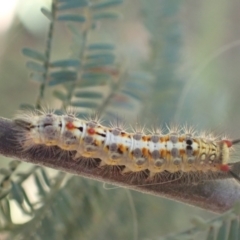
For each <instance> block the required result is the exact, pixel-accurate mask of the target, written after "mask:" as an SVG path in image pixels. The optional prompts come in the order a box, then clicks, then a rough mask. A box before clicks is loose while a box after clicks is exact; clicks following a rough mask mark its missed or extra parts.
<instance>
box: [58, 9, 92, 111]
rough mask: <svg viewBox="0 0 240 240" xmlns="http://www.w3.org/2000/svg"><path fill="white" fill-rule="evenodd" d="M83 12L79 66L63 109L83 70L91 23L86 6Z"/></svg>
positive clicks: (68, 102) (63, 107) (69, 101)
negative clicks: (84, 16)
mask: <svg viewBox="0 0 240 240" xmlns="http://www.w3.org/2000/svg"><path fill="white" fill-rule="evenodd" d="M85 12H86V19H87V21H86V25H85V29H84V30H83V40H82V46H81V51H80V54H79V59H80V64H81V65H80V67H79V70H78V74H77V78H76V80H75V81H73V82H72V83H71V85H70V88H69V91H68V95H67V100H66V101H65V102H63V106H62V109H65V108H66V107H67V106H69V105H70V103H71V100H72V97H73V93H74V90H75V88H76V85H77V82H78V81H79V80H81V75H82V72H83V64H84V55H85V52H86V46H87V43H88V37H89V30H90V29H91V24H92V18H91V15H90V9H89V7H87V9H85Z"/></svg>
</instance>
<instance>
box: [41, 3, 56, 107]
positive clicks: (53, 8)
mask: <svg viewBox="0 0 240 240" xmlns="http://www.w3.org/2000/svg"><path fill="white" fill-rule="evenodd" d="M57 1H58V0H53V1H52V6H51V12H52V21H51V22H50V25H49V30H48V35H47V41H46V50H45V57H46V60H45V62H44V68H45V72H44V73H43V82H42V83H41V85H40V91H39V96H38V98H37V102H36V108H37V109H41V107H42V101H43V99H44V94H45V89H46V86H47V83H48V74H49V67H50V57H51V50H52V42H53V32H54V24H55V18H56V14H57V7H56V5H57Z"/></svg>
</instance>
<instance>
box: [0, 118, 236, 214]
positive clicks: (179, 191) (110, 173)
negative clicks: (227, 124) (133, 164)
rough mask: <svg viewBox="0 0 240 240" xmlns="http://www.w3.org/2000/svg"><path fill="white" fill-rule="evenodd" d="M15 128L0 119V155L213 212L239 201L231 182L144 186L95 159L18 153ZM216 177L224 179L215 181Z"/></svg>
mask: <svg viewBox="0 0 240 240" xmlns="http://www.w3.org/2000/svg"><path fill="white" fill-rule="evenodd" d="M18 128H19V127H18V126H16V125H15V123H14V122H13V121H11V120H8V119H3V118H0V154H2V155H4V156H6V157H11V158H15V159H19V160H21V161H25V162H30V163H33V164H37V165H40V166H46V167H50V168H54V169H57V170H60V171H64V172H68V173H72V174H75V175H79V176H83V177H87V178H91V179H94V180H98V181H104V182H107V183H110V184H115V185H118V186H121V187H126V188H129V189H133V190H136V191H140V192H143V193H147V194H153V195H157V196H161V197H165V198H169V199H174V200H176V201H180V202H184V203H187V204H190V205H194V206H198V207H201V208H204V209H207V210H210V211H213V212H223V211H226V210H228V209H229V208H231V207H232V206H233V204H234V203H235V202H236V201H238V200H239V199H240V184H239V183H238V182H236V181H235V180H233V179H213V180H208V181H202V182H199V183H198V184H194V183H192V184H190V183H189V184H184V183H183V182H181V179H179V180H176V181H172V182H169V183H164V184H163V183H161V184H149V183H146V181H145V183H146V184H144V185H143V183H142V184H136V181H135V180H132V179H131V178H130V177H129V175H124V174H120V171H118V170H117V169H118V168H116V167H115V168H113V167H112V168H110V167H107V166H106V167H101V168H99V167H98V166H97V165H98V164H99V162H100V160H99V159H94V160H89V159H82V160H80V161H75V160H73V159H72V158H71V153H69V152H64V151H62V150H60V149H59V148H57V147H54V148H51V149H50V148H48V147H44V146H41V147H38V148H36V149H30V150H28V151H22V150H21V147H20V145H19V143H18V141H16V136H17V134H18ZM238 167H239V166H238ZM219 177H224V176H218V177H216V178H219ZM225 178H226V175H225ZM138 180H139V179H138ZM137 183H139V181H137ZM141 185H142V186H141Z"/></svg>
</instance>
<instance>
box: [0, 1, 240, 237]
mask: <svg viewBox="0 0 240 240" xmlns="http://www.w3.org/2000/svg"><path fill="white" fill-rule="evenodd" d="M50 5H51V1H50V0H34V1H32V0H8V1H2V2H1V8H0V75H1V80H0V96H1V97H0V113H1V116H2V117H6V118H12V117H13V116H14V114H15V113H16V111H17V110H18V109H19V105H20V103H29V104H33V105H34V104H35V102H36V98H37V95H38V92H39V84H38V83H36V82H34V81H30V79H29V71H28V70H27V68H26V66H25V63H26V58H25V57H24V56H23V55H22V53H21V49H22V48H23V47H28V48H33V49H36V50H39V51H41V52H44V47H45V42H46V35H47V31H48V27H49V22H48V20H46V18H45V17H44V16H43V15H42V14H41V12H40V8H41V7H43V6H45V7H46V8H50ZM117 10H118V11H119V12H120V13H121V14H122V15H123V16H124V17H123V18H122V19H120V20H118V21H111V20H108V21H105V22H104V23H102V25H103V26H101V27H100V28H99V29H100V30H99V31H98V32H97V33H96V35H95V36H96V37H97V38H99V39H101V40H102V41H104V40H108V41H111V42H114V43H115V45H116V46H117V49H116V51H117V54H118V56H120V57H119V58H120V60H121V61H122V62H125V64H126V65H127V66H128V68H130V69H133V70H136V71H138V70H144V71H146V72H148V73H150V74H151V75H152V76H153V78H154V79H155V80H154V81H153V82H152V83H151V84H152V85H151V86H150V90H149V93H148V96H147V98H146V99H145V100H144V101H142V102H140V104H139V105H138V107H136V111H134V110H132V111H131V112H132V113H129V112H127V113H124V114H125V118H126V121H127V122H129V123H132V124H134V123H135V122H136V120H137V119H136V118H138V119H140V121H141V122H142V123H145V124H146V127H149V128H150V127H151V126H152V125H153V124H155V125H156V123H157V124H159V125H161V124H164V123H177V124H186V123H187V124H189V125H193V126H194V127H195V128H196V129H197V130H208V131H213V132H216V133H224V134H227V135H228V136H230V137H231V138H238V137H239V136H240V130H239V119H240V108H239V96H240V93H239V92H240V80H239V74H240V67H239V62H240V28H239V21H240V15H239V10H240V2H239V1H237V0H212V1H207V0H202V1H191V0H185V1H179V0H176V1H175V0H168V1H167V0H165V1H164V0H131V1H124V3H123V4H122V5H121V6H119V7H118V9H117ZM54 34H55V37H54V51H53V54H52V56H51V58H52V59H59V58H63V57H64V56H65V55H67V54H68V53H69V44H70V42H71V36H70V33H69V31H68V29H67V28H66V27H65V26H62V25H60V24H59V25H58V26H57V27H56V30H55V33H54ZM51 91H52V90H51V89H50V88H49V90H48V94H47V97H46V103H47V104H48V105H50V106H52V107H59V106H60V104H59V102H58V101H57V100H56V99H51ZM133 91H134V89H133ZM119 114H121V112H120V113H119ZM136 116H137V117H136ZM146 116H147V117H146ZM235 160H238V159H235ZM8 161H9V160H7V159H1V164H2V166H6V165H7V163H8ZM23 165H24V166H23ZM21 168H22V169H23V170H24V169H25V168H27V166H26V165H25V164H22V165H21ZM74 181H77V180H74ZM82 181H84V184H85V185H84V186H86V187H85V188H81V189H75V191H81V192H82V194H86V195H85V196H86V198H87V201H90V202H95V201H96V199H97V196H95V195H94V193H92V192H93V190H91V189H97V191H98V196H99V195H100V196H101V201H100V202H101V204H99V202H98V203H97V204H95V203H94V204H95V205H94V207H92V209H91V211H90V210H89V211H90V212H91V213H87V214H88V215H89V214H90V215H92V216H93V217H92V218H91V221H89V223H88V224H87V225H84V233H83V235H81V236H82V238H78V239H133V238H134V237H133V236H135V237H136V233H137V234H138V237H137V239H145V240H146V239H158V238H159V237H161V236H163V235H165V234H167V233H171V232H177V231H180V230H183V229H187V228H189V227H190V226H191V219H192V218H193V217H194V216H196V215H197V216H200V217H203V218H204V219H210V218H212V217H214V216H215V215H214V214H213V213H210V212H207V211H205V210H202V209H199V208H195V207H192V206H187V205H185V204H183V203H177V202H174V201H171V200H168V199H162V198H159V197H154V196H150V195H144V194H141V193H137V192H132V191H128V190H125V189H124V190H122V189H120V188H119V189H114V190H106V189H104V187H103V184H102V183H96V182H94V181H92V180H82ZM33 185H34V184H31V183H29V184H26V186H25V187H26V188H29V186H30V191H31V189H33V188H34V186H33ZM186 187H187V186H186ZM73 197H74V196H73ZM76 201H77V200H76ZM12 204H13V209H14V210H13V211H12V212H11V215H12V217H13V220H14V221H15V222H16V223H20V222H21V223H22V222H26V221H28V220H29V219H30V218H27V217H26V216H24V214H22V212H21V211H20V210H18V208H17V204H14V200H13V201H12ZM15 205H16V206H15ZM89 208H90V207H89ZM85 209H86V206H85ZM104 209H105V210H104ZM106 209H107V210H106ZM134 209H135V210H134ZM74 211H75V212H76V211H77V212H78V213H79V217H80V218H81V216H82V219H83V218H84V216H85V215H81V214H82V211H83V209H81V208H78V209H75V210H74ZM68 214H69V215H70V216H71V214H72V213H71V212H68ZM79 221H80V220H79ZM82 221H84V220H82ZM75 224H76V226H75V227H77V223H75ZM71 226H72V227H74V224H72V225H71ZM39 231H43V230H41V229H39ZM72 239H77V238H74V237H73V238H72Z"/></svg>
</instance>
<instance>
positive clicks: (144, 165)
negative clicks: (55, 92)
mask: <svg viewBox="0 0 240 240" xmlns="http://www.w3.org/2000/svg"><path fill="white" fill-rule="evenodd" d="M14 121H15V122H16V124H17V125H19V126H20V127H21V131H20V135H19V137H18V140H19V142H20V144H21V146H22V148H23V150H28V149H31V148H33V147H36V146H39V145H46V146H58V147H59V148H60V149H63V150H66V151H75V152H76V153H75V156H74V159H78V158H81V157H84V158H88V159H89V158H99V159H101V166H103V165H107V166H124V168H123V170H121V172H122V173H123V174H124V173H127V172H142V171H145V170H148V171H149V172H150V174H149V176H150V177H154V176H155V175H157V174H162V173H164V172H168V173H170V174H171V173H173V174H174V173H177V172H184V173H194V172H196V173H200V174H201V173H202V174H205V173H207V172H212V173H219V172H228V173H230V174H231V175H233V176H234V177H235V178H237V179H238V176H237V175H236V174H234V173H233V172H232V171H231V164H230V163H229V159H230V152H231V150H232V145H235V144H237V143H238V142H239V140H235V141H230V140H228V139H220V138H213V137H211V136H198V135H197V134H196V133H195V132H194V131H193V130H191V129H187V128H185V129H183V130H177V129H172V130H171V129H169V132H168V133H166V134H163V133H161V132H154V133H152V134H145V133H144V132H143V131H136V132H132V133H128V132H126V131H125V130H124V129H121V128H120V127H119V126H116V127H105V126H103V125H101V124H100V123H99V122H98V121H96V120H82V119H78V118H76V117H75V116H74V115H73V114H66V115H61V116H58V115H56V114H54V113H37V112H32V113H31V114H29V113H25V114H21V115H19V116H17V117H16V119H15V120H14ZM86 161H88V160H87V159H86Z"/></svg>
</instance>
